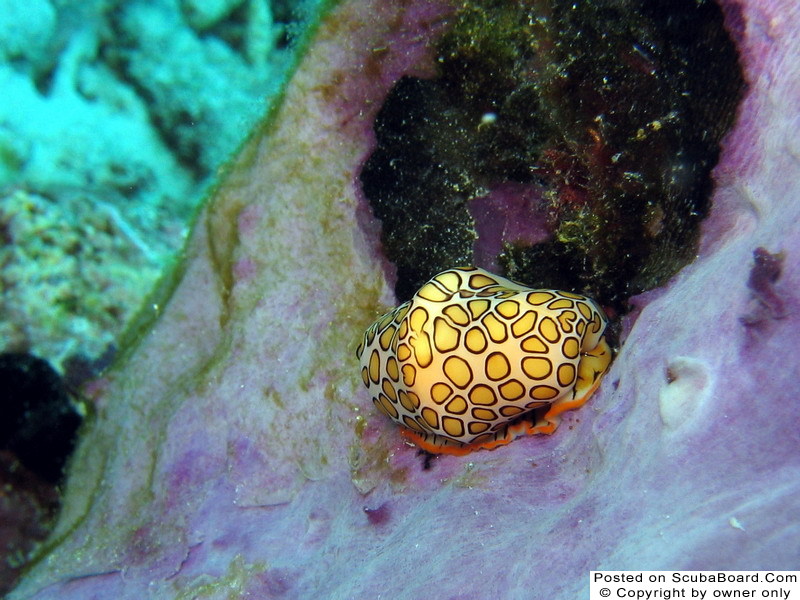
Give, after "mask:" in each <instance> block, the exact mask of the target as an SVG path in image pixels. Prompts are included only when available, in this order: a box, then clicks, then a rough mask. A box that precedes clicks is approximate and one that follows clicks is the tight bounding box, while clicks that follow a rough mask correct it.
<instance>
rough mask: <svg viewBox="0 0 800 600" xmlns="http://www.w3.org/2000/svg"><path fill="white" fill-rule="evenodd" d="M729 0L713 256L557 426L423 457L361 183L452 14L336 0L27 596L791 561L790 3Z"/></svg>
mask: <svg viewBox="0 0 800 600" xmlns="http://www.w3.org/2000/svg"><path fill="white" fill-rule="evenodd" d="M722 4H723V9H724V11H725V14H726V18H727V20H728V26H729V29H730V31H731V32H732V35H733V36H734V39H735V41H736V43H737V46H738V48H739V50H740V53H741V60H742V64H743V68H744V73H745V78H746V80H747V82H748V86H749V87H748V90H747V92H746V95H745V97H744V100H743V103H742V105H741V108H740V115H739V117H738V122H737V125H736V127H735V129H734V130H733V131H732V132H731V133H730V134H729V135H728V137H727V138H726V140H725V143H724V147H723V153H722V158H721V161H720V163H719V165H718V166H717V168H716V169H715V173H714V176H715V179H716V183H717V188H716V191H715V195H714V199H713V209H712V212H711V215H710V216H709V218H708V219H707V220H706V222H705V223H704V230H703V235H702V239H701V246H700V252H699V256H698V257H697V259H696V260H695V261H694V262H693V263H692V264H690V265H689V266H687V267H685V268H684V269H683V270H682V271H681V272H680V273H679V274H678V275H677V276H676V277H674V279H673V280H672V281H671V282H670V284H669V285H668V286H667V287H666V289H663V290H660V292H659V293H655V292H652V293H650V294H647V295H644V296H643V297H640V298H639V299H638V301H637V305H638V307H639V308H640V312H639V313H638V318H637V319H636V321H635V322H634V323H633V324H632V327H631V328H630V330H629V333H628V335H627V337H626V339H625V340H624V344H623V345H622V347H621V350H620V352H619V354H618V356H617V358H616V361H615V363H614V364H613V366H612V368H611V371H610V372H609V374H608V375H607V376H606V379H605V380H604V382H603V385H602V386H601V389H600V391H599V392H598V393H597V395H596V396H595V397H594V398H593V399H592V400H591V401H590V402H589V404H588V405H586V406H584V407H583V408H582V409H581V410H579V411H575V412H573V413H569V414H568V415H567V416H566V418H565V419H564V422H563V423H562V426H561V428H560V429H559V430H558V432H556V434H555V435H553V436H549V437H547V436H540V437H531V438H526V439H520V440H517V441H515V442H514V443H512V444H511V445H509V446H507V447H504V448H502V449H499V450H496V451H493V452H479V453H475V454H472V455H469V456H467V457H440V458H436V459H434V460H430V461H425V460H423V457H420V456H418V454H417V451H416V449H415V448H412V447H409V446H407V445H404V444H403V443H402V441H401V438H400V436H399V434H398V432H397V430H396V428H395V425H394V424H392V423H391V422H390V421H389V420H388V419H386V418H385V417H383V416H382V415H379V414H377V411H375V410H374V408H373V406H372V405H371V403H370V401H369V398H368V394H367V391H366V390H365V389H363V387H362V385H361V381H360V378H359V376H358V370H357V362H356V359H355V356H354V353H353V351H354V348H355V345H356V344H357V343H358V339H359V335H360V334H361V332H362V331H363V329H364V328H365V327H366V326H367V325H368V324H369V322H371V320H372V319H373V318H374V317H375V316H376V315H377V314H378V313H379V312H380V311H381V309H383V308H385V307H386V306H388V305H390V304H393V298H392V295H391V292H390V287H389V285H388V284H387V281H386V279H385V276H384V269H383V266H384V265H383V264H382V261H381V259H380V255H379V253H378V251H377V246H376V243H375V240H376V239H377V236H376V235H375V234H374V231H373V232H371V233H370V230H369V228H368V227H367V226H368V225H369V223H370V219H369V215H368V214H367V213H366V207H365V205H364V204H363V200H362V198H361V197H360V194H359V192H358V191H357V172H358V169H359V166H360V165H361V164H362V163H363V160H364V157H365V155H366V153H367V152H368V150H369V149H370V147H371V145H372V144H374V138H373V135H372V131H371V123H372V120H373V118H374V115H375V112H376V111H377V109H378V108H379V106H380V101H381V98H383V97H384V96H385V94H386V93H387V91H388V89H389V87H390V86H391V85H392V83H393V82H394V81H395V80H397V78H398V77H399V76H400V75H402V74H409V73H416V74H424V73H425V72H426V70H427V69H429V67H428V66H426V65H427V64H428V62H427V60H428V59H429V56H428V55H427V52H428V50H427V46H426V39H427V38H429V37H430V36H431V35H433V34H435V33H436V32H437V31H438V29H439V28H440V27H441V26H442V17H443V16H444V15H446V13H447V11H448V10H449V9H448V7H447V6H444V5H438V4H436V3H427V2H409V3H393V2H380V1H378V0H372V1H356V0H352V1H348V2H343V3H341V4H340V5H338V7H336V8H335V9H334V10H332V11H331V12H330V13H329V14H328V15H327V16H326V17H325V19H324V20H323V22H322V23H321V26H320V29H319V30H318V32H317V34H316V38H315V41H314V43H313V45H312V46H311V47H310V49H309V51H308V54H307V56H306V58H305V59H304V62H303V63H302V64H301V65H300V67H299V69H298V71H297V73H296V74H295V76H294V78H293V79H292V81H291V83H290V85H289V86H288V88H287V90H286V94H285V98H284V101H283V104H282V105H281V107H280V108H279V109H278V110H277V112H275V113H274V114H273V115H272V118H271V119H270V120H269V121H268V122H267V124H266V125H265V126H264V128H263V130H262V131H260V132H256V134H255V135H254V136H253V137H252V140H251V142H250V143H249V144H248V145H247V146H246V147H245V148H244V150H243V152H242V153H241V154H240V156H239V157H238V158H237V159H236V161H235V163H234V164H232V165H231V166H230V168H229V170H228V173H227V176H226V177H225V179H224V180H223V182H222V184H221V185H220V186H219V188H218V189H217V192H216V194H215V196H214V198H213V199H212V200H211V201H210V202H209V203H208V205H207V207H206V208H205V210H204V211H203V212H202V214H201V215H200V216H199V219H198V221H197V225H196V227H195V228H194V233H193V236H192V237H191V239H190V241H189V243H188V245H187V247H186V250H185V259H184V261H183V263H182V266H181V267H180V268H179V270H178V271H176V272H175V273H173V275H172V277H171V278H169V279H168V280H167V281H166V282H165V284H164V285H163V286H162V288H161V289H160V290H159V292H158V293H157V294H156V295H155V296H154V297H153V299H152V302H151V303H150V305H149V311H146V312H145V313H144V314H143V315H142V317H141V319H140V321H139V322H138V323H137V324H136V326H135V327H134V328H133V330H132V335H131V340H130V341H129V342H128V344H127V350H125V349H124V348H123V351H122V355H121V357H120V359H119V362H118V364H117V366H116V367H115V368H114V369H113V370H112V371H111V372H109V373H108V374H107V375H106V376H105V377H104V378H103V379H101V380H100V381H97V382H96V383H95V384H94V386H93V387H92V388H91V389H90V390H89V392H90V394H91V396H92V399H93V402H94V405H95V411H96V415H95V417H94V419H93V422H92V424H91V425H90V426H89V427H88V429H87V430H86V432H85V433H84V435H83V439H82V442H81V445H80V448H79V449H78V451H77V454H76V456H75V457H74V459H73V462H72V465H71V470H70V478H69V481H68V485H67V489H66V492H65V498H64V508H63V510H62V514H61V517H60V521H59V524H58V525H57V527H56V530H55V531H54V533H53V535H52V537H51V540H50V542H49V543H48V544H47V545H46V546H45V547H44V548H43V549H42V550H41V552H40V555H39V556H38V558H37V560H36V561H35V562H34V563H33V564H32V566H31V568H30V570H29V571H28V573H27V574H26V577H25V578H24V579H23V580H22V581H21V582H20V584H19V586H18V587H17V589H16V590H15V591H14V592H12V593H11V596H10V597H11V598H12V599H14V600H21V599H23V598H25V599H34V598H35V599H37V600H44V599H47V598H59V599H65V598H76V599H77V598H81V599H85V598H92V597H103V598H111V597H113V598H118V599H120V600H121V599H124V598H137V599H138V598H142V597H153V598H186V597H204V598H228V597H241V598H311V597H325V598H421V597H430V596H436V597H438V598H448V599H455V598H488V597H496V596H497V593H498V590H502V596H503V597H505V598H531V597H549V598H564V599H572V598H580V597H585V594H586V589H587V588H588V584H589V576H588V571H589V570H590V569H700V570H705V569H711V570H718V569H775V570H777V569H792V568H796V566H797V556H798V552H800V526H798V523H797V519H796V514H797V512H798V509H800V437H799V435H800V434H798V430H799V429H798V422H800V421H799V417H800V408H798V403H797V399H796V392H795V387H794V386H795V385H796V382H797V377H798V364H797V360H796V358H794V357H793V356H792V352H793V349H794V348H795V347H796V340H797V339H798V336H800V304H798V298H797V290H798V289H800V266H799V265H800V263H798V261H797V260H796V257H795V255H796V253H797V252H798V251H800V202H798V200H797V195H798V193H800V189H798V184H797V182H798V181H800V164H799V163H798V159H797V157H798V155H800V149H799V148H796V146H797V144H798V142H797V135H796V131H797V130H798V128H799V127H800V112H798V109H797V98H798V96H800V83H798V77H797V76H796V75H797V70H798V68H800V54H798V51H799V50H800V39H798V37H797V35H796V32H797V31H798V30H800V8H799V7H798V6H797V5H796V4H795V3H794V2H793V1H791V0H752V1H748V2H735V1H734V0H726V1H725V2H723V3H722ZM365 225H367V226H365ZM757 248H763V250H759V252H758V254H757V256H756V258H757V259H758V260H757V261H756V262H754V260H753V252H754V251H755V250H756V249H757ZM780 253H783V254H782V256H783V257H784V260H782V261H781V254H780ZM767 256H770V257H773V258H771V259H768V260H765V258H766V257H767ZM759 257H760V258H759ZM757 264H760V265H762V266H761V267H755V268H756V269H761V270H760V271H759V270H757V271H756V272H755V273H754V274H752V275H751V270H752V269H753V268H754V266H755V265H757ZM764 264H767V266H768V268H767V271H764V268H765V267H764V266H763V265H764ZM776 264H777V265H778V266H777V267H775V265H776ZM774 298H779V299H780V310H777V309H775V307H774V306H772V307H766V309H764V308H763V306H764V303H765V302H769V301H770V300H769V299H774Z"/></svg>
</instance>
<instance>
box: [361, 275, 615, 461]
mask: <svg viewBox="0 0 800 600" xmlns="http://www.w3.org/2000/svg"><path fill="white" fill-rule="evenodd" d="M606 322H607V321H606V317H605V315H604V314H603V312H602V311H601V310H600V308H599V307H598V306H597V304H596V303H595V302H594V301H593V300H592V299H590V298H587V297H585V296H581V295H579V294H572V293H569V292H559V291H556V290H535V289H530V288H527V287H525V286H522V285H520V284H518V283H515V282H513V281H511V280H509V279H506V278H504V277H499V276H497V275H493V274H491V273H489V272H487V271H484V270H483V269H479V268H476V267H459V268H455V269H449V270H447V271H443V272H442V273H439V274H438V275H436V276H435V277H434V278H433V279H431V280H430V281H428V282H427V283H426V284H425V285H423V286H422V288H420V290H419V291H418V292H417V293H416V294H415V295H414V297H413V298H411V300H409V301H408V302H404V303H403V304H401V305H400V306H398V307H397V308H395V309H394V310H392V311H390V312H388V313H386V314H385V315H383V316H382V317H381V318H379V319H378V320H377V321H375V322H374V323H373V324H372V325H370V327H369V328H368V329H367V331H366V333H365V334H364V339H363V340H362V341H361V343H360V344H359V346H358V349H357V350H356V355H357V356H358V358H359V359H360V362H361V378H362V380H363V381H364V385H365V386H367V388H368V389H369V392H370V394H371V395H372V401H373V402H374V403H375V406H377V407H378V409H379V410H380V411H381V412H383V413H384V414H386V415H388V416H389V417H391V418H392V419H393V420H395V421H397V422H398V423H399V424H400V425H402V426H403V435H404V437H406V438H407V439H409V440H411V441H412V442H413V443H415V444H416V445H417V446H419V447H420V448H423V449H424V450H427V451H428V452H432V453H436V454H438V453H445V454H467V453H468V452H472V451H473V450H478V449H481V448H484V449H493V448H496V447H497V446H500V445H503V444H507V443H509V442H510V441H512V440H513V439H514V438H515V437H517V436H519V435H523V434H536V433H547V434H549V433H552V432H553V431H555V429H556V428H557V427H558V424H559V422H560V416H559V415H560V414H561V413H563V412H564V411H567V410H572V409H574V408H577V407H579V406H581V405H583V404H584V403H585V402H586V400H588V398H589V396H591V395H592V393H593V392H594V391H595V390H596V389H597V387H598V385H599V384H600V379H601V378H602V376H603V374H605V372H606V371H607V370H608V367H609V365H610V363H611V350H610V348H609V347H608V344H607V343H606V340H605V338H604V337H603V331H604V330H605V327H606ZM537 409H539V410H537Z"/></svg>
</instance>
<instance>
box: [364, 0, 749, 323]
mask: <svg viewBox="0 0 800 600" xmlns="http://www.w3.org/2000/svg"><path fill="white" fill-rule="evenodd" d="M451 19H452V24H451V25H450V26H449V28H448V29H447V32H446V33H445V34H444V35H443V36H442V37H441V38H440V39H439V41H438V42H437V53H438V56H437V60H438V65H439V74H438V76H437V77H436V78H433V79H419V78H414V77H403V78H401V79H400V80H399V81H398V82H397V83H396V84H395V86H394V88H393V89H392V91H391V92H390V94H389V95H388V97H387V98H386V100H385V102H384V104H383V106H382V108H381V110H380V111H379V113H378V116H377V118H376V120H375V124H374V130H375V133H376V137H377V142H378V143H377V147H376V149H375V151H374V152H373V154H372V155H371V156H370V157H369V158H368V159H367V161H366V163H365V165H364V167H363V169H362V173H361V183H362V186H363V190H364V193H365V195H366V197H367V198H368V199H369V201H370V204H371V206H372V209H373V212H374V214H375V216H376V217H377V218H379V219H380V220H381V221H382V228H383V229H382V242H383V246H384V249H385V252H386V254H387V256H388V258H389V259H390V260H391V261H393V262H394V263H395V265H396V266H397V273H398V281H397V286H396V290H395V291H396V293H397V295H398V298H399V299H400V300H405V299H408V298H409V297H410V296H411V295H412V294H413V293H414V291H415V290H416V289H417V288H418V287H419V286H420V285H421V284H422V283H424V281H425V280H427V279H428V278H429V277H431V276H432V275H434V274H435V273H436V272H438V271H440V270H443V269H446V268H449V267H452V266H457V265H465V264H472V263H473V246H474V244H475V242H476V236H477V234H476V232H475V230H476V224H475V221H474V217H473V215H472V214H471V213H470V210H469V202H470V200H472V199H473V198H476V197H480V196H485V195H487V194H490V193H491V191H492V190H493V189H496V188H498V187H499V186H501V185H504V184H508V183H513V184H521V185H530V186H537V189H539V190H540V192H538V194H539V196H540V198H541V200H540V202H541V205H542V206H541V211H540V213H539V214H541V215H544V217H542V218H543V219H544V220H545V221H546V222H545V225H546V227H547V229H548V231H549V232H550V237H549V239H547V240H546V241H544V242H540V243H534V244H530V243H524V242H519V241H517V240H506V241H505V244H504V246H503V249H502V252H501V253H500V255H499V256H498V257H497V262H498V263H499V264H500V265H501V266H502V267H503V270H504V274H505V275H507V276H510V277H513V278H514V279H517V280H519V281H521V282H523V283H526V284H528V285H532V286H535V287H557V288H562V289H567V290H573V291H582V292H585V293H588V294H590V295H592V296H594V297H596V298H597V299H598V300H599V301H600V302H601V303H602V304H604V305H609V306H613V307H615V308H616V309H617V310H624V309H625V300H626V299H627V298H628V297H629V296H631V295H633V294H636V293H639V292H641V291H644V290H647V289H650V288H652V287H655V286H658V285H661V284H663V283H664V282H665V281H666V280H667V279H668V278H669V277H670V276H671V275H673V274H674V273H675V272H677V271H678V270H679V269H680V268H681V267H682V266H684V265H685V264H687V263H688V262H690V261H691V260H692V258H693V257H694V255H695V250H696V242H697V237H698V233H699V224H700V222H701V221H702V219H703V218H704V217H705V215H706V214H707V212H708V209H709V198H710V195H711V191H712V180H711V177H710V173H711V169H712V168H713V166H714V165H715V164H716V162H717V160H718V157H719V143H720V140H721V139H722V137H723V135H724V134H725V132H727V131H728V129H729V128H730V127H731V125H732V123H733V119H734V116H735V111H736V107H737V105H738V102H739V99H740V97H741V94H742V91H743V89H744V83H743V79H742V76H741V72H740V67H739V64H738V57H737V53H736V50H735V47H734V45H733V43H732V41H731V40H730V38H729V36H728V35H727V33H726V31H725V29H724V27H723V15H722V12H721V11H720V9H719V7H718V6H717V5H716V4H715V3H714V2H711V1H703V0H596V1H593V2H578V3H575V2H572V1H569V2H565V1H563V0H552V1H550V2H546V1H543V0H536V1H529V2H525V1H521V2H513V3H512V2H501V1H486V0H484V1H477V2H466V3H463V4H462V5H461V7H460V8H459V9H458V10H457V11H456V12H455V13H454V15H453V16H452V17H451ZM712 81H713V84H711V83H710V82H712ZM506 218H508V215H506ZM511 218H514V216H513V215H512V216H511Z"/></svg>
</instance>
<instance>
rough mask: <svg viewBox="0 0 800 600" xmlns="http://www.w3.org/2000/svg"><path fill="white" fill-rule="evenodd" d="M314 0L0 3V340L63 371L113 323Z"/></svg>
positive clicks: (89, 353) (176, 234) (269, 92)
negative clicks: (291, 4)
mask: <svg viewBox="0 0 800 600" xmlns="http://www.w3.org/2000/svg"><path fill="white" fill-rule="evenodd" d="M198 4H202V5H203V6H206V9H207V10H206V11H205V12H203V13H202V14H200V13H199V12H198V8H197V5H198ZM315 5H316V2H312V1H310V0H309V2H303V3H300V4H298V5H297V8H296V10H291V9H289V8H288V7H287V5H286V3H284V2H276V3H274V4H270V3H268V2H267V1H266V0H247V1H239V2H228V3H226V4H225V5H224V6H220V7H218V8H217V10H216V11H214V10H212V6H211V3H209V4H208V5H206V4H205V3H192V2H183V3H181V2H179V1H178V0H158V1H156V2H151V1H142V0H131V1H128V2H116V1H110V0H92V1H90V2H86V1H84V0H80V1H74V0H59V1H55V0H35V1H32V2H25V3H19V2H13V1H10V0H7V1H2V2H0V8H2V11H0V14H2V15H3V17H2V19H0V87H2V89H3V95H4V101H3V103H2V105H0V197H1V198H2V199H1V200H0V227H2V230H3V232H4V235H3V246H2V247H1V248H0V254H2V256H0V259H2V262H0V264H2V265H3V270H2V273H0V278H2V284H3V291H4V293H3V306H2V311H0V333H2V335H0V340H2V341H0V350H2V349H5V350H13V351H28V350H31V351H33V352H35V353H36V354H38V355H40V356H43V357H45V358H47V359H48V360H50V361H51V362H52V363H53V364H54V365H55V366H56V367H57V368H58V369H59V370H63V368H64V366H63V361H64V360H66V358H67V357H69V356H70V355H73V354H79V355H83V356H86V357H89V358H90V359H92V360H93V359H95V358H97V357H98V356H100V355H102V353H103V352H104V350H105V348H107V347H108V344H109V343H112V342H114V341H115V340H116V339H117V338H118V337H119V335H120V333H121V331H122V329H123V327H124V325H125V324H126V323H127V322H128V321H129V320H130V318H131V317H132V315H133V314H134V313H135V311H136V310H138V308H139V306H140V305H141V303H142V301H143V299H144V296H145V294H146V293H147V291H148V290H149V289H151V287H152V286H153V285H154V283H155V281H156V279H157V277H158V274H159V273H160V272H161V270H162V268H163V266H164V265H165V264H167V263H168V262H169V258H170V257H171V256H173V255H174V254H175V253H176V252H177V250H178V249H179V248H180V246H181V244H183V242H184V240H185V235H186V231H187V230H188V225H187V222H188V220H189V219H190V218H191V217H192V215H193V214H194V213H195V211H196V206H197V204H198V202H199V200H200V198H201V197H202V195H203V193H204V191H205V190H206V188H207V187H208V186H209V183H210V182H211V181H212V177H213V175H214V174H215V173H216V171H217V169H219V168H220V166H221V165H222V164H223V162H224V161H225V159H226V158H227V157H228V156H229V155H230V154H231V153H232V152H233V151H234V150H235V149H236V148H237V146H238V145H239V144H240V143H241V142H242V140H243V139H244V137H245V136H246V134H247V132H248V131H249V130H250V129H251V128H252V127H253V125H254V124H255V123H256V122H257V120H258V118H259V117H260V116H261V115H262V114H263V113H264V112H265V110H266V108H267V107H268V106H269V104H270V102H271V101H272V100H273V99H274V98H275V97H276V95H277V94H278V93H279V91H280V88H281V85H282V82H283V81H284V79H285V75H286V73H287V71H288V69H289V68H290V67H291V65H292V63H293V60H294V58H293V57H294V52H295V50H296V47H297V45H296V44H295V43H294V42H295V40H296V39H297V37H298V35H299V34H300V32H302V30H303V23H305V22H307V21H308V20H309V18H310V15H311V13H312V12H313V9H314V6H315ZM39 258H41V260H42V262H41V263H38V261H39ZM37 263H38V264H41V266H42V267H43V268H42V269H41V270H37V268H38V266H37Z"/></svg>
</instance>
